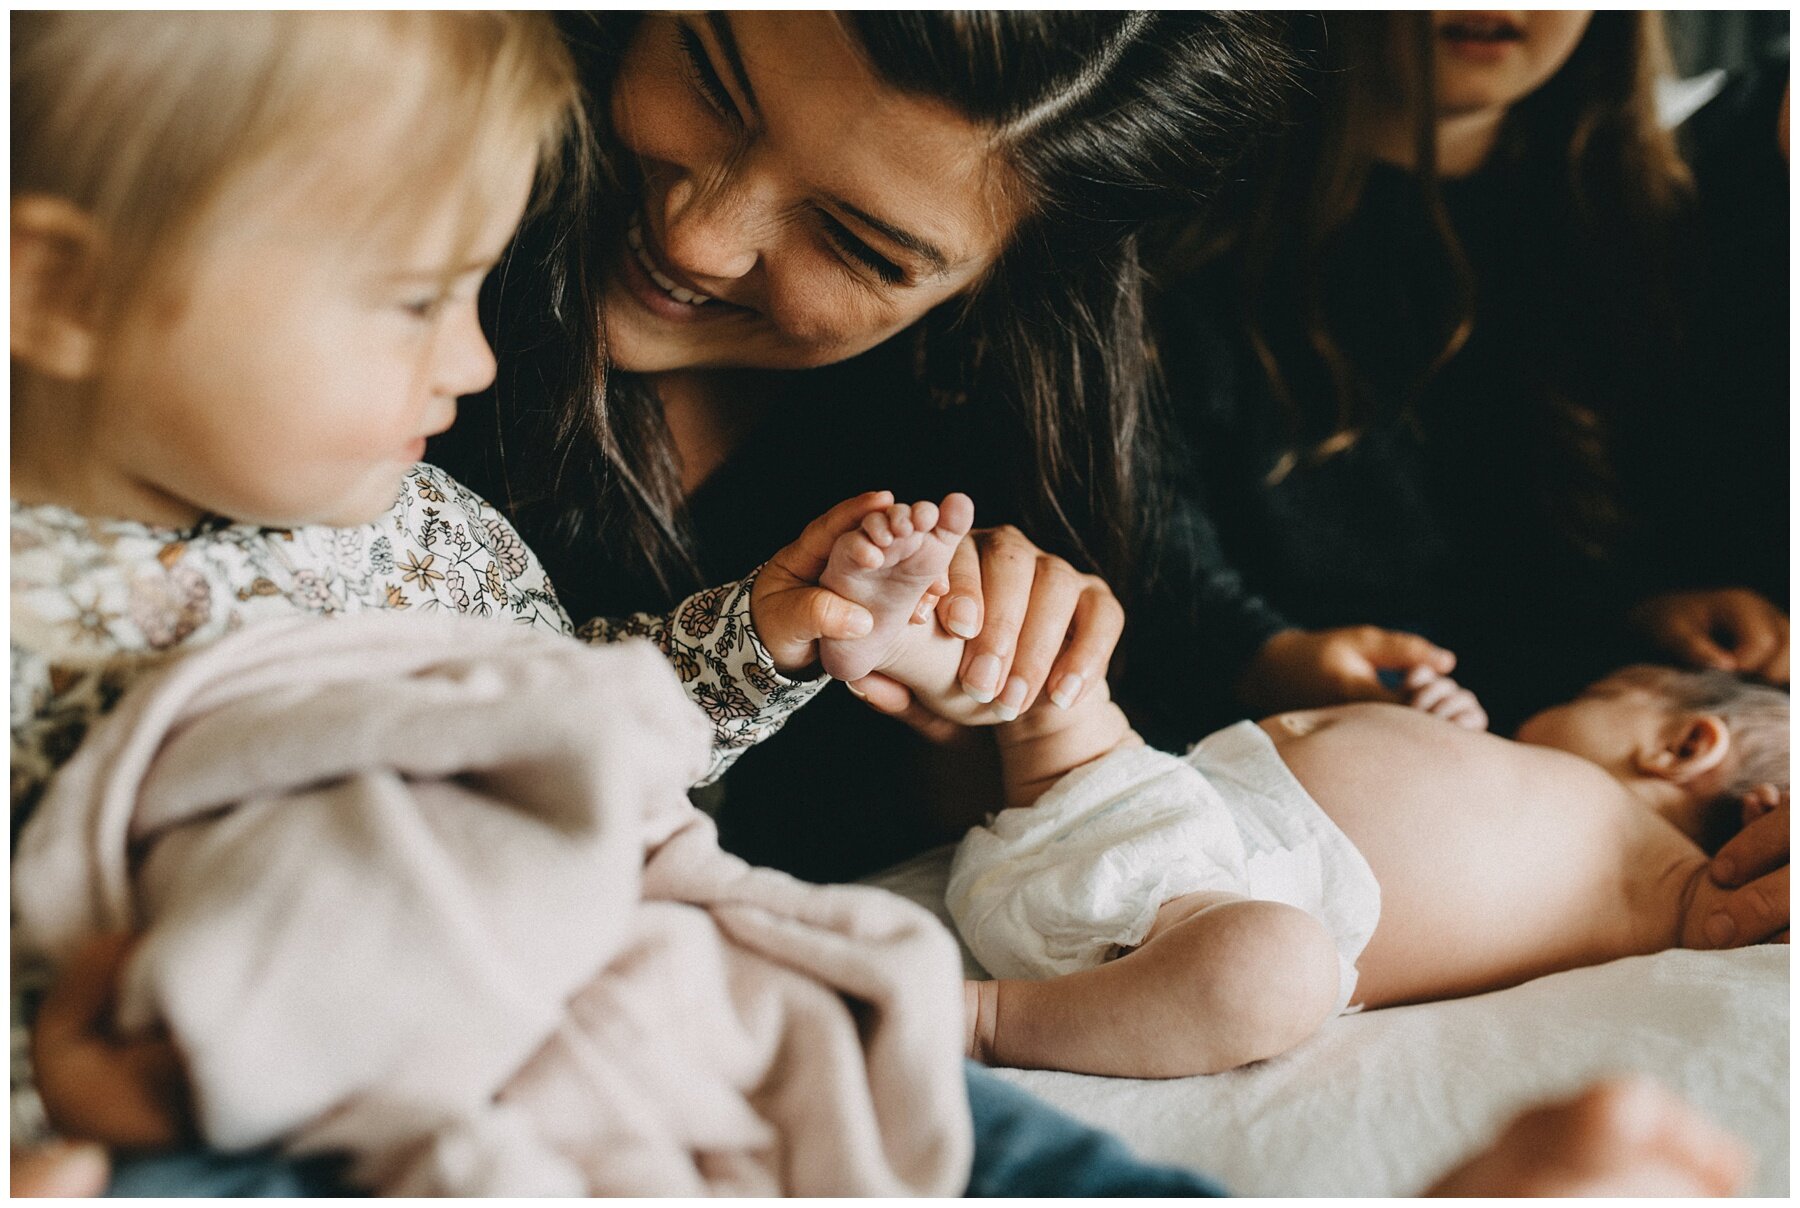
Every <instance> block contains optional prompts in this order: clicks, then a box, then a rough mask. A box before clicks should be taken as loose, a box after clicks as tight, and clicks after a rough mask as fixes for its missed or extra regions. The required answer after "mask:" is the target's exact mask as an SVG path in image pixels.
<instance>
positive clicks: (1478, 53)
mask: <svg viewBox="0 0 1800 1208" xmlns="http://www.w3.org/2000/svg"><path fill="white" fill-rule="evenodd" d="M1437 36H1438V41H1440V42H1442V43H1443V44H1444V48H1445V49H1446V50H1448V51H1449V52H1450V53H1451V54H1454V55H1456V56H1457V57H1458V58H1460V59H1463V60H1466V61H1468V62H1471V63H1497V62H1499V61H1500V60H1501V59H1503V58H1505V57H1506V55H1507V53H1508V52H1509V51H1511V50H1512V49H1513V48H1514V47H1517V46H1522V45H1524V42H1525V31H1524V30H1522V29H1520V28H1519V27H1518V26H1517V25H1515V24H1513V22H1512V21H1510V20H1508V19H1507V18H1505V17H1502V16H1497V15H1494V16H1490V15H1487V14H1483V13H1459V14H1457V15H1456V16H1454V17H1452V18H1450V19H1449V20H1447V21H1445V22H1444V23H1443V24H1442V25H1440V26H1439V27H1438V31H1437Z"/></svg>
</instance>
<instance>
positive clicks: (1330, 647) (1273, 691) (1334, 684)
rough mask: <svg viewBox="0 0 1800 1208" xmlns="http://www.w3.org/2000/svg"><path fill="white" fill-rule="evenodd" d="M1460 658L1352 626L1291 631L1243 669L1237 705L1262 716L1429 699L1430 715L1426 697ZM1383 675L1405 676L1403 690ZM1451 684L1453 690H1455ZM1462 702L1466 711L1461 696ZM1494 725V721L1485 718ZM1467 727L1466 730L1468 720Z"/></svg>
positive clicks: (1461, 714) (1414, 638) (1403, 636)
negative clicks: (1369, 702)
mask: <svg viewBox="0 0 1800 1208" xmlns="http://www.w3.org/2000/svg"><path fill="white" fill-rule="evenodd" d="M1455 666H1456V656H1455V655H1454V654H1451V653H1450V652H1449V651H1448V650H1445V649H1443V648H1442V647H1440V646H1434V645H1432V644H1431V643H1430V642H1428V641H1426V640H1425V639H1424V638H1422V637H1420V636H1418V635H1417V634H1413V633H1400V632H1397V631H1395V630H1392V629H1378V628H1376V627H1375V626H1373V625H1353V626H1350V627H1349V628H1345V629H1310V630H1309V629H1288V630H1284V631H1283V632H1281V633H1278V634H1276V635H1275V636H1274V637H1272V638H1270V639H1269V640H1268V641H1267V642H1264V643H1263V648H1262V649H1261V650H1259V651H1257V652H1256V657H1254V658H1252V659H1251V660H1250V663H1249V665H1248V666H1247V667H1245V669H1244V674H1243V676H1242V677H1241V678H1240V679H1239V680H1238V687H1237V692H1238V699H1239V700H1241V701H1242V702H1243V703H1244V704H1245V705H1246V706H1248V707H1249V708H1250V709H1252V710H1254V711H1255V712H1256V713H1258V714H1267V713H1280V712H1283V711H1285V710H1288V709H1307V708H1314V707H1318V706H1321V705H1341V704H1347V703H1349V702H1351V701H1359V700H1376V701H1390V702H1393V703H1395V704H1408V703H1413V699H1414V698H1415V697H1418V698H1421V699H1426V700H1428V702H1429V703H1428V704H1426V705H1420V706H1417V707H1421V708H1426V709H1428V710H1429V709H1430V706H1431V704H1440V703H1444V702H1439V701H1435V700H1431V699H1430V696H1429V694H1427V693H1426V692H1425V690H1426V689H1428V688H1429V687H1430V685H1431V683H1432V682H1433V681H1437V680H1439V678H1440V677H1443V676H1447V675H1449V674H1450V672H1451V671H1452V670H1453V669H1454V668H1455ZM1383 671H1388V672H1394V673H1398V674H1399V675H1401V676H1402V677H1403V683H1404V685H1405V686H1404V687H1403V688H1402V689H1399V690H1396V689H1392V688H1389V687H1388V686H1387V685H1386V684H1384V683H1382V682H1381V673H1382V672H1383ZM1455 686H1456V685H1455V682H1454V681H1451V688H1453V689H1454V688H1455ZM1456 703H1457V704H1459V705H1462V704H1463V703H1464V702H1461V700H1460V698H1458V700H1457V702H1456ZM1466 703H1467V704H1468V705H1474V711H1473V712H1471V711H1470V710H1469V709H1467V708H1466V707H1459V708H1458V709H1457V710H1455V712H1456V713H1457V716H1458V719H1459V720H1462V719H1467V720H1473V715H1474V712H1479V711H1480V706H1479V705H1475V702H1474V698H1473V696H1470V698H1469V700H1468V702H1466ZM1481 723H1482V725H1483V726H1485V725H1486V724H1487V715H1486V714H1485V713H1483V714H1481ZM1463 724H1467V721H1466V720H1465V721H1464V722H1463Z"/></svg>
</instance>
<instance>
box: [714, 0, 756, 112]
mask: <svg viewBox="0 0 1800 1208" xmlns="http://www.w3.org/2000/svg"><path fill="white" fill-rule="evenodd" d="M706 24H707V27H708V28H709V29H711V30H712V35H713V39H714V40H715V41H716V42H718V44H719V50H720V51H721V52H722V53H723V54H724V56H725V67H726V70H728V71H730V72H731V78H732V81H733V82H734V83H735V84H736V85H737V86H738V91H739V92H742V93H743V94H744V103H745V104H747V105H748V106H750V112H752V113H754V114H757V115H759V116H760V115H761V113H762V109H761V107H760V106H758V105H757V103H756V89H754V88H752V87H750V73H749V72H747V71H745V70H744V56H743V55H742V54H740V53H739V52H738V44H737V35H736V34H734V33H732V32H731V18H730V17H729V16H727V15H726V14H724V13H720V12H709V13H707V14H706Z"/></svg>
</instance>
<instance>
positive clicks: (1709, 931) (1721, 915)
mask: <svg viewBox="0 0 1800 1208" xmlns="http://www.w3.org/2000/svg"><path fill="white" fill-rule="evenodd" d="M1736 935H1737V927H1736V925H1735V924H1733V923H1732V921H1731V916H1730V915H1728V914H1726V913H1725V912H1724V911H1722V910H1721V911H1719V912H1718V913H1717V914H1715V915H1713V916H1712V917H1711V918H1710V919H1707V920H1706V939H1707V942H1708V943H1710V944H1712V946H1713V947H1715V948H1723V947H1724V946H1725V945H1727V944H1729V943H1730V942H1731V941H1732V939H1733V938H1735V937H1736Z"/></svg>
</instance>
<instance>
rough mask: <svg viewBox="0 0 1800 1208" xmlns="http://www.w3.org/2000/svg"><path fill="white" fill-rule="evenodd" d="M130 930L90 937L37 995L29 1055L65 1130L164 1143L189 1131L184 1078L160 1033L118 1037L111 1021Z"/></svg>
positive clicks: (110, 1141) (116, 1144) (147, 1145)
mask: <svg viewBox="0 0 1800 1208" xmlns="http://www.w3.org/2000/svg"><path fill="white" fill-rule="evenodd" d="M131 943H132V939H131V937H130V936H123V935H114V936H105V937H102V938H99V939H95V940H92V941H90V942H89V943H88V945H87V946H86V947H84V948H82V949H81V951H80V952H78V953H76V954H75V957H74V959H73V960H71V961H70V962H69V963H68V964H67V965H66V966H64V968H63V969H62V971H61V972H60V973H59V974H58V976H57V979H56V982H55V983H54V984H53V985H52V986H51V987H50V992H49V993H48V994H46V995H45V996H44V1003H43V1006H42V1008H40V1009H39V1011H38V1015H37V1021H36V1023H35V1024H34V1025H33V1027H32V1032H31V1060H32V1065H33V1067H34V1069H35V1072H36V1074H37V1085H38V1094H39V1095H40V1096H42V1098H43V1100H44V1111H45V1113H46V1114H47V1115H48V1116H49V1117H50V1123H51V1124H53V1125H54V1126H55V1127H56V1129H57V1131H58V1132H61V1133H62V1134H64V1135H65V1136H70V1137H79V1138H82V1139H85V1140H93V1141H100V1142H102V1143H104V1144H106V1145H108V1146H111V1147H113V1148H123V1149H168V1148H172V1147H174V1146H175V1145H177V1144H179V1143H181V1142H183V1141H186V1140H189V1139H190V1138H191V1136H192V1134H193V1128H192V1125H191V1123H190V1121H191V1119H192V1117H191V1114H190V1111H189V1107H188V1094H187V1078H186V1075H185V1074H184V1072H183V1071H182V1067H181V1058H180V1056H179V1055H178V1054H177V1053H176V1051H175V1046H174V1045H172V1044H170V1043H169V1041H168V1039H167V1038H165V1037H160V1036H156V1037H137V1038H131V1039H126V1038H121V1037H118V1036H115V1035H113V1033H112V1027H111V1020H112V1008H113V1002H114V1000H115V998H116V996H117V991H118V984H119V978H120V975H121V974H122V972H123V970H124V967H125V959H126V957H127V956H128V955H129V954H130V951H131Z"/></svg>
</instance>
